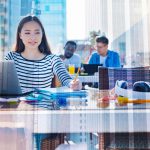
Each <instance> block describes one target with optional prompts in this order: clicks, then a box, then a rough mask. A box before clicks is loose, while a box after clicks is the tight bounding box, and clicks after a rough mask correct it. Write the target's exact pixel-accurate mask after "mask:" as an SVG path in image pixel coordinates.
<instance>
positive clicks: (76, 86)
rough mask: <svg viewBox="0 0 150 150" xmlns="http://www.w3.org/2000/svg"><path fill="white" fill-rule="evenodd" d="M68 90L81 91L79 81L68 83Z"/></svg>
mask: <svg viewBox="0 0 150 150" xmlns="http://www.w3.org/2000/svg"><path fill="white" fill-rule="evenodd" d="M70 88H71V89H72V90H74V91H78V90H81V89H82V83H81V82H80V81H79V79H77V80H72V81H71V82H70Z"/></svg>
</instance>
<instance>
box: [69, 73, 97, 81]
mask: <svg viewBox="0 0 150 150" xmlns="http://www.w3.org/2000/svg"><path fill="white" fill-rule="evenodd" d="M71 77H72V78H74V77H75V75H71ZM98 77H99V76H98V75H93V76H92V75H90V76H78V79H79V80H80V81H81V82H99V78H98Z"/></svg>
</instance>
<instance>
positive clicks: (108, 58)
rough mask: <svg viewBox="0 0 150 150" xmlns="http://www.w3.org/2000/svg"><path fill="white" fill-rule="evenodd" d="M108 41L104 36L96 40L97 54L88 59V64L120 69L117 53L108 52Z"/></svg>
mask: <svg viewBox="0 0 150 150" xmlns="http://www.w3.org/2000/svg"><path fill="white" fill-rule="evenodd" d="M108 44H109V40H108V39H107V37H105V36H101V37H97V38H96V48H97V52H94V53H93V54H92V55H91V57H90V58H89V62H88V63H89V64H100V65H102V66H104V67H121V64H120V57H119V54H118V53H117V52H114V51H111V50H108Z"/></svg>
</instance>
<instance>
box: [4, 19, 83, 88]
mask: <svg viewBox="0 0 150 150" xmlns="http://www.w3.org/2000/svg"><path fill="white" fill-rule="evenodd" d="M5 59H6V60H13V61H14V62H15V66H16V70H17V74H18V78H19V81H20V85H21V88H22V90H23V91H26V90H33V89H34V88H46V87H51V84H52V79H53V78H54V75H56V76H57V77H58V78H59V80H60V81H61V83H62V85H63V86H68V87H70V88H72V89H73V90H79V89H81V83H80V82H79V80H76V81H75V82H74V81H73V80H72V79H71V77H70V75H69V74H68V72H67V71H66V69H65V66H64V64H63V62H62V60H61V59H60V57H58V56H56V55H53V54H52V53H51V50H50V47H49V45H48V42H47V38H46V35H45V31H44V28H43V25H42V23H41V22H40V20H39V19H38V18H37V17H36V16H27V17H25V18H23V19H22V20H21V21H20V23H19V26H18V29H17V37H16V44H15V51H14V52H9V53H8V54H7V56H6V57H5Z"/></svg>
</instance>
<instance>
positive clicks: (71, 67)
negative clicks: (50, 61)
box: [69, 64, 75, 74]
mask: <svg viewBox="0 0 150 150" xmlns="http://www.w3.org/2000/svg"><path fill="white" fill-rule="evenodd" d="M74 73H75V66H74V64H69V74H74Z"/></svg>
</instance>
